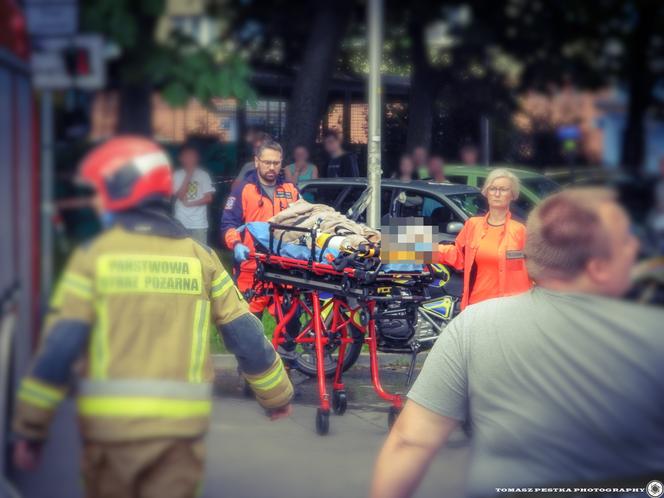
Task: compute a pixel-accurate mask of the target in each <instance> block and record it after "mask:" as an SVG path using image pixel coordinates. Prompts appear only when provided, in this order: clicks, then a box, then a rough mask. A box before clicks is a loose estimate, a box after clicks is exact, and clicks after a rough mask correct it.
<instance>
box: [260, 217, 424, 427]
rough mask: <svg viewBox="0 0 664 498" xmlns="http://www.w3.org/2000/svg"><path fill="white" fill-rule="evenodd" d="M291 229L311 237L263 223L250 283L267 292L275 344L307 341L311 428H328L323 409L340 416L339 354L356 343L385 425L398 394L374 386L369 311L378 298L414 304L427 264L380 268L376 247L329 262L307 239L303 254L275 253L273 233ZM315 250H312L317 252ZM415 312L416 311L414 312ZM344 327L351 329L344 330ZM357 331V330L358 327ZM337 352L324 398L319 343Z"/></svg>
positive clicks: (395, 410)
mask: <svg viewBox="0 0 664 498" xmlns="http://www.w3.org/2000/svg"><path fill="white" fill-rule="evenodd" d="M283 230H288V231H298V232H303V233H304V234H306V235H308V236H309V237H310V239H309V240H312V241H315V240H316V235H317V234H316V233H315V229H304V228H298V227H293V226H284V225H277V224H270V226H269V241H268V242H267V244H266V245H267V247H265V246H264V245H263V246H262V245H261V244H260V243H259V244H257V250H256V252H254V253H253V254H252V255H251V257H253V258H255V260H256V263H257V270H256V274H255V279H256V286H255V288H256V289H259V290H258V292H259V293H261V294H262V295H269V296H270V297H271V298H272V303H273V305H274V308H275V309H274V314H275V318H276V321H277V325H276V328H275V330H274V335H273V339H272V341H273V344H274V346H275V348H278V347H279V346H283V345H286V344H287V343H288V344H290V346H291V347H292V345H293V343H295V344H300V345H307V346H308V347H312V346H313V351H314V353H315V363H316V365H317V369H316V370H317V371H316V378H317V382H318V394H319V407H318V409H317V412H316V431H317V432H318V434H321V435H323V434H327V433H328V431H329V416H330V410H333V411H334V412H335V413H336V414H337V415H343V413H344V412H345V411H346V407H347V394H346V389H345V385H344V382H343V370H344V356H345V354H346V350H347V348H348V347H349V345H351V344H353V343H355V344H357V342H358V341H361V342H362V343H363V344H366V345H367V346H368V349H369V361H370V371H371V381H372V385H373V388H374V391H375V392H376V394H377V395H378V396H379V397H380V398H381V399H383V400H385V401H387V402H389V403H390V405H391V406H390V409H389V415H388V425H389V426H391V425H392V423H393V422H394V420H395V419H396V417H397V415H398V414H399V412H400V410H401V408H402V406H403V400H402V397H401V395H400V394H395V393H390V392H387V391H386V390H385V389H384V388H383V387H382V385H381V381H380V374H379V368H378V343H379V337H378V334H379V332H378V331H377V327H376V309H377V305H378V304H380V303H381V302H394V301H399V302H400V303H401V304H402V305H403V306H405V307H412V308H413V310H416V308H417V306H418V305H419V303H420V302H422V301H423V300H425V299H427V298H428V291H427V283H428V282H429V281H430V280H431V273H430V271H429V268H428V267H427V266H423V267H421V268H419V269H418V270H411V271H397V272H394V271H386V269H385V268H384V267H383V266H382V265H381V264H380V261H379V260H378V258H376V256H375V255H376V254H377V249H378V248H375V249H376V250H372V251H367V250H366V249H364V250H363V251H362V253H363V254H362V255H359V256H358V255H356V254H339V255H338V256H337V257H336V258H334V260H333V261H325V262H322V261H320V259H322V258H321V254H320V251H319V250H318V249H317V248H316V247H315V245H314V244H312V245H311V248H310V249H307V250H308V251H309V252H308V257H307V258H306V259H299V258H293V257H289V256H283V255H280V254H277V250H276V244H278V240H277V237H275V231H283ZM317 251H318V253H317ZM415 312H416V311H415ZM291 320H299V321H300V327H299V330H300V331H299V333H298V335H297V336H296V337H291V336H289V335H288V334H287V333H286V325H287V324H288V323H289V322H290V321H291ZM351 328H352V329H353V332H354V333H351ZM358 331H359V336H358V333H357V332H358ZM331 347H334V348H335V349H336V350H337V354H338V357H337V360H336V368H335V369H334V373H333V376H332V377H333V378H332V396H331V397H330V393H329V391H328V386H327V378H326V372H325V368H323V367H322V366H323V365H324V364H325V352H326V348H331Z"/></svg>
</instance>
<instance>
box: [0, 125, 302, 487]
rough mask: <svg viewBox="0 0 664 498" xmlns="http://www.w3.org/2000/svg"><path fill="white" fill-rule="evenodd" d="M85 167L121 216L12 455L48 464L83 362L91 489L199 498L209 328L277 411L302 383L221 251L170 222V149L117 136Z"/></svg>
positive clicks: (43, 364)
mask: <svg viewBox="0 0 664 498" xmlns="http://www.w3.org/2000/svg"><path fill="white" fill-rule="evenodd" d="M80 173H81V178H82V180H84V181H86V182H88V183H90V184H91V185H92V186H93V188H94V189H95V190H96V192H97V199H98V203H99V204H100V208H101V209H102V210H103V211H104V212H105V213H111V214H112V217H113V221H112V223H111V224H110V225H109V226H107V227H106V229H105V230H104V231H103V232H102V233H101V234H100V235H99V236H98V237H96V238H95V239H94V240H92V241H91V242H90V243H88V244H87V245H85V246H84V247H81V248H79V249H78V250H77V251H76V252H75V253H74V255H73V256H72V257H71V260H70V261H69V263H68V265H67V267H66V269H65V270H64V272H63V274H62V277H61V279H60V281H59V284H58V285H57V288H56V291H55V294H54V296H53V298H52V302H51V312H50V314H49V317H48V318H47V320H46V324H45V333H44V339H43V340H42V344H41V346H40V349H39V351H38V354H37V356H36V358H35V360H34V362H33V364H32V366H31V369H30V372H29V375H28V376H27V377H25V378H24V379H23V381H22V383H21V385H20V388H19V391H18V395H17V398H18V399H17V408H16V413H15V417H14V424H13V429H14V431H15V433H16V434H17V436H18V442H17V444H16V446H15V448H14V461H15V463H16V464H17V466H19V467H20V468H23V469H30V468H31V467H34V466H35V465H36V463H37V461H38V457H39V450H40V447H41V445H42V442H43V441H44V440H45V438H46V436H47V432H48V427H49V424H50V422H51V419H52V418H53V414H54V412H55V410H56V408H57V406H58V405H59V403H60V402H61V401H62V400H63V399H64V397H65V396H66V394H67V388H68V386H69V385H70V384H72V382H71V381H72V366H73V365H74V363H76V364H77V365H76V366H77V368H76V371H77V375H76V377H77V379H76V383H75V384H76V385H75V388H76V389H75V390H76V396H77V403H76V404H77V411H78V417H79V427H80V430H81V433H82V439H83V464H82V466H83V481H84V486H85V490H86V495H87V496H89V497H95V498H98V497H104V498H105V497H109V498H110V497H123V498H132V497H141V498H143V497H153V496H154V497H164V496H168V497H193V496H195V494H196V492H197V489H198V488H199V486H200V484H201V480H202V477H203V453H204V444H203V437H204V435H205V433H206V431H207V428H208V425H209V419H210V413H211V408H212V400H211V380H212V378H213V370H212V364H211V361H210V356H209V352H208V343H209V333H210V329H211V325H214V326H216V327H217V328H218V330H219V332H220V333H221V335H222V337H223V339H224V342H225V344H226V347H227V348H228V349H229V350H230V351H231V352H232V353H234V354H235V356H236V357H237V360H238V364H239V367H240V369H241V371H242V373H243V375H244V377H245V379H246V380H247V382H248V384H249V386H251V387H252V389H253V390H254V392H255V394H256V399H257V400H258V402H259V403H260V405H261V406H262V407H263V408H264V409H265V410H266V411H267V412H268V414H269V415H270V416H271V417H272V418H279V417H282V416H286V415H288V414H289V413H290V401H291V398H292V394H293V387H292V385H291V383H290V380H289V379H288V377H287V375H286V373H285V370H284V368H283V364H282V361H281V359H280V358H279V357H278V355H277V354H276V353H275V351H274V348H273V347H272V345H271V344H270V343H269V342H268V341H267V339H266V338H265V337H264V334H263V328H262V325H261V324H260V322H259V321H258V320H257V319H256V317H255V316H254V315H252V314H251V313H250V312H249V307H248V305H247V303H246V302H245V300H244V299H243V297H242V295H241V294H240V292H239V291H238V290H237V288H236V287H235V285H233V281H232V280H231V277H230V276H229V275H228V274H227V273H226V271H225V270H224V269H223V267H222V265H221V263H220V261H219V259H218V257H217V255H216V254H215V253H214V251H212V250H211V249H209V248H208V247H206V246H204V245H202V244H200V243H198V242H196V241H194V240H193V239H191V238H189V237H188V236H187V233H186V231H185V230H184V228H183V227H182V226H181V225H180V224H179V223H178V222H177V221H175V220H174V219H173V218H172V217H171V215H170V203H169V201H170V197H171V195H172V179H171V166H170V162H169V160H168V157H167V155H166V154H165V153H164V151H163V150H161V149H160V148H159V147H158V146H157V145H156V144H155V143H153V142H151V141H149V140H147V139H143V138H138V137H118V138H114V139H111V140H110V141H108V142H106V143H105V144H103V145H101V146H100V147H98V148H97V149H95V150H93V151H92V152H91V153H90V154H89V155H88V156H87V157H86V158H85V160H84V161H83V164H82V167H81V172H80ZM79 360H82V361H79Z"/></svg>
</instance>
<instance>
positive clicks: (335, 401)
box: [332, 391, 348, 415]
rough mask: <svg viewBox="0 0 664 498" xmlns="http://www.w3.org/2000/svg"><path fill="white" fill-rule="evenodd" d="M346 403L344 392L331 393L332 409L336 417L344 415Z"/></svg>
mask: <svg viewBox="0 0 664 498" xmlns="http://www.w3.org/2000/svg"><path fill="white" fill-rule="evenodd" d="M347 407H348V401H347V398H346V391H334V392H333V393H332V409H333V410H334V413H336V414H337V415H343V414H344V413H346V408H347Z"/></svg>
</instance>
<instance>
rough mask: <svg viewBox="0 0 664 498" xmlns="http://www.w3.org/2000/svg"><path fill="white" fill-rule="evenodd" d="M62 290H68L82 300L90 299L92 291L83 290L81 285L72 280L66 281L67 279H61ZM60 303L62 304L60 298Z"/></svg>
mask: <svg viewBox="0 0 664 498" xmlns="http://www.w3.org/2000/svg"><path fill="white" fill-rule="evenodd" d="M62 292H63V294H64V292H70V293H72V294H74V295H75V296H76V297H78V298H80V299H83V300H84V301H92V291H91V290H90V291H89V290H84V289H82V288H81V287H79V286H78V285H77V284H73V283H72V282H70V281H68V280H67V279H65V280H63V281H62ZM60 303H61V304H62V298H61V300H60Z"/></svg>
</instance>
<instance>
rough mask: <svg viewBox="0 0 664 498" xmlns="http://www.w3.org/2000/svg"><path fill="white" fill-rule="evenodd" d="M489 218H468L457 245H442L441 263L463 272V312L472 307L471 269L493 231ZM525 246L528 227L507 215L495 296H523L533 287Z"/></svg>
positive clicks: (440, 248)
mask: <svg viewBox="0 0 664 498" xmlns="http://www.w3.org/2000/svg"><path fill="white" fill-rule="evenodd" d="M488 219H489V215H488V214H486V215H485V216H475V217H473V218H470V219H468V220H467V221H466V223H465V224H464V226H463V229H462V230H461V232H459V234H458V235H457V237H456V240H455V242H454V244H453V245H439V246H438V257H439V260H438V262H439V263H442V264H445V265H450V266H453V267H454V268H456V269H457V270H463V297H462V299H461V308H462V309H463V308H465V307H466V306H467V305H468V299H469V297H470V275H471V270H472V268H473V263H474V262H475V255H476V254H477V249H478V247H479V244H480V241H481V240H482V238H483V237H484V236H485V235H486V233H487V231H488V229H489V223H488ZM525 244H526V227H525V226H524V225H523V224H522V223H519V222H518V221H516V220H513V219H512V216H511V214H510V213H507V218H506V219H505V225H504V226H503V231H502V236H501V242H500V245H499V246H498V255H499V260H498V271H499V281H498V288H497V289H496V296H495V297H502V296H509V295H512V294H519V293H521V292H525V291H527V290H528V289H530V287H532V282H531V280H530V278H529V277H528V272H527V271H526V264H525V260H524V255H523V249H524V246H525Z"/></svg>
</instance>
